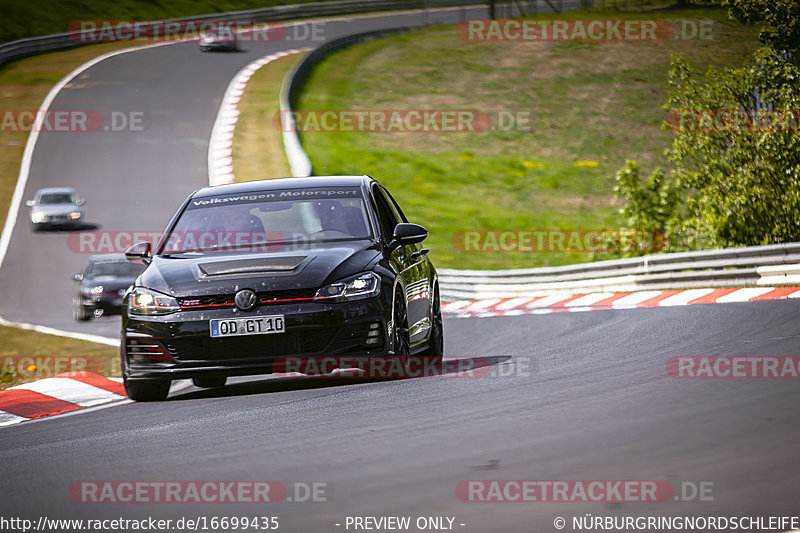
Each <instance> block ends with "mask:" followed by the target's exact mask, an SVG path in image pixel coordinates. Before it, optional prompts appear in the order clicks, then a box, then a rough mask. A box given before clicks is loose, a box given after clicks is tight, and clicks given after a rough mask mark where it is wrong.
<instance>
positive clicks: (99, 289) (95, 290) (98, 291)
mask: <svg viewBox="0 0 800 533" xmlns="http://www.w3.org/2000/svg"><path fill="white" fill-rule="evenodd" d="M89 292H90V293H92V294H101V293H102V292H103V286H102V285H98V286H96V287H92V288H91V289H89Z"/></svg>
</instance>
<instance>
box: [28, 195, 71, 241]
mask: <svg viewBox="0 0 800 533" xmlns="http://www.w3.org/2000/svg"><path fill="white" fill-rule="evenodd" d="M83 204H84V200H83V199H82V198H81V197H80V196H78V193H77V191H76V190H75V189H73V188H72V187H48V188H45V189H39V190H38V191H36V194H35V195H34V196H33V200H28V202H27V205H28V207H30V208H31V210H30V219H31V227H32V228H33V231H36V230H38V229H40V228H46V227H76V226H81V225H82V224H83Z"/></svg>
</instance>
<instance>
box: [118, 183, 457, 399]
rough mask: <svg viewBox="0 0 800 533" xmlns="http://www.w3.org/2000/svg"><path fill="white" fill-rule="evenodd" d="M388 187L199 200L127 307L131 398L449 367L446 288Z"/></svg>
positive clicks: (228, 189) (239, 187) (215, 195)
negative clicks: (290, 376)
mask: <svg viewBox="0 0 800 533" xmlns="http://www.w3.org/2000/svg"><path fill="white" fill-rule="evenodd" d="M427 236H428V232H427V230H426V229H425V228H423V227H422V226H419V225H417V224H410V223H408V221H407V219H406V217H405V215H404V214H403V212H402V210H401V209H400V207H399V206H398V205H397V203H396V202H395V201H394V199H393V198H392V196H391V195H390V194H389V193H388V191H386V189H385V188H384V187H383V186H382V185H381V184H380V183H378V182H377V181H376V180H374V179H373V178H371V177H369V176H338V177H314V178H284V179H273V180H264V181H251V182H245V183H236V184H232V185H223V186H216V187H206V188H203V189H200V190H199V191H197V192H195V193H193V194H192V195H190V196H189V198H188V199H187V200H186V201H185V202H184V204H183V205H182V206H181V207H180V209H179V210H178V212H177V213H176V214H175V216H174V217H173V219H172V221H171V222H170V223H169V226H168V227H167V230H166V232H165V233H164V235H163V236H162V239H161V240H160V241H159V243H158V244H157V245H156V248H155V250H154V251H152V252H151V246H150V243H146V242H144V243H139V244H135V245H134V246H132V247H131V248H130V249H128V251H127V252H126V255H127V257H128V259H129V260H130V261H133V262H140V263H145V264H147V265H148V267H147V268H146V269H145V271H144V272H143V273H142V275H141V276H140V277H139V278H138V279H137V281H136V283H135V284H134V286H133V287H132V288H131V289H130V290H129V291H128V293H127V294H126V296H125V301H124V306H123V310H122V332H121V361H122V374H123V378H124V381H125V387H126V390H127V393H128V396H129V397H130V398H132V399H134V400H159V399H163V398H165V397H166V396H167V394H168V392H169V386H170V381H171V380H174V379H181V378H192V379H193V380H194V383H195V385H197V386H199V387H217V386H222V385H224V384H225V380H226V378H227V377H228V376H232V375H247V374H263V373H270V372H272V371H273V366H274V363H275V362H276V360H277V359H279V358H282V357H291V356H321V355H324V356H340V355H341V356H349V355H351V354H352V355H357V356H365V357H369V356H372V355H375V356H379V357H385V358H388V359H389V360H391V361H394V362H397V363H398V364H409V363H410V362H411V361H415V362H419V361H421V360H422V359H423V358H424V359H428V360H434V361H437V362H438V361H441V358H442V355H443V349H444V340H443V339H444V335H443V330H442V316H441V308H440V304H439V287H438V277H437V275H436V270H435V269H434V267H433V264H432V263H431V262H430V260H429V259H428V257H427V252H428V250H426V249H424V248H421V247H420V245H419V243H420V242H422V241H423V240H424V239H425V238H426V237H427Z"/></svg>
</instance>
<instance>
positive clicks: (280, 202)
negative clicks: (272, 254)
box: [163, 187, 373, 254]
mask: <svg viewBox="0 0 800 533" xmlns="http://www.w3.org/2000/svg"><path fill="white" fill-rule="evenodd" d="M370 228H371V225H370V223H369V218H368V216H367V211H366V207H365V204H364V198H363V195H362V193H361V190H360V189H359V188H358V187H335V188H334V187H331V188H327V187H326V188H315V189H289V190H276V191H268V192H266V191H265V192H262V193H251V194H246V195H228V196H219V197H213V198H199V199H193V200H192V201H190V202H189V205H188V206H187V207H186V209H185V210H184V212H183V213H182V214H181V216H180V218H179V219H178V221H177V223H176V224H175V227H174V228H173V230H172V231H171V232H170V234H169V235H168V236H167V238H166V245H165V247H164V251H163V253H166V254H170V253H172V254H174V253H186V252H208V251H214V250H225V251H230V250H234V249H236V250H243V251H260V250H263V251H275V250H276V247H282V246H283V245H286V244H289V243H291V244H293V245H301V244H305V243H309V242H315V243H317V242H334V241H350V240H358V239H368V238H371V237H372V235H373V234H372V230H371V229H370Z"/></svg>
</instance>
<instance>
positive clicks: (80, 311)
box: [75, 303, 94, 322]
mask: <svg viewBox="0 0 800 533" xmlns="http://www.w3.org/2000/svg"><path fill="white" fill-rule="evenodd" d="M93 316H94V313H92V312H91V311H89V310H88V309H86V306H85V305H83V304H81V303H76V304H75V320H78V321H80V322H85V321H87V320H91V319H92V317H93Z"/></svg>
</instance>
